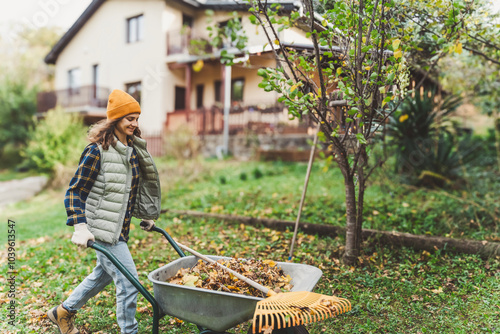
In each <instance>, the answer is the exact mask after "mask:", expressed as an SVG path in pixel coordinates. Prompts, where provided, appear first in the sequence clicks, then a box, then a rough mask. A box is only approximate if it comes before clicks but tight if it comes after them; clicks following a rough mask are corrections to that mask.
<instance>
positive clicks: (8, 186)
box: [0, 176, 48, 208]
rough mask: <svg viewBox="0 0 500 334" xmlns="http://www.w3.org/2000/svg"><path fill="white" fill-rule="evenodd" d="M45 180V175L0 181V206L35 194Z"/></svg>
mask: <svg viewBox="0 0 500 334" xmlns="http://www.w3.org/2000/svg"><path fill="white" fill-rule="evenodd" d="M47 182H48V178H47V177H46V176H30V177H26V178H24V179H19V180H10V181H3V182H0V208H2V207H5V206H6V205H7V204H11V203H15V202H19V201H22V200H25V199H29V198H31V197H33V196H35V195H36V194H37V193H38V192H40V191H41V190H42V189H43V187H45V185H46V184H47Z"/></svg>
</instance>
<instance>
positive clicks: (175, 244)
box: [140, 221, 186, 257]
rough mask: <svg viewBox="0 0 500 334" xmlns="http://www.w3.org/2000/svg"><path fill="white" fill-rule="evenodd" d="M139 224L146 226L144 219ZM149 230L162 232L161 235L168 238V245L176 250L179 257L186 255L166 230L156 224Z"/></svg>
mask: <svg viewBox="0 0 500 334" xmlns="http://www.w3.org/2000/svg"><path fill="white" fill-rule="evenodd" d="M140 225H141V226H142V227H145V226H147V223H145V222H144V221H141V223H140ZM151 231H154V232H158V233H161V234H163V236H164V237H165V238H166V239H167V240H168V242H169V243H170V245H172V247H174V249H175V251H176V252H177V254H179V256H180V257H185V256H186V254H184V252H183V251H182V249H181V248H180V247H179V245H178V244H177V242H175V240H174V239H172V237H171V236H170V234H168V232H167V231H165V230H164V229H161V228H159V227H157V226H153V228H151Z"/></svg>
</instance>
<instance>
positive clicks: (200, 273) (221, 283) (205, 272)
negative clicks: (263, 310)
mask: <svg viewBox="0 0 500 334" xmlns="http://www.w3.org/2000/svg"><path fill="white" fill-rule="evenodd" d="M217 262H219V263H220V264H222V265H224V266H226V267H228V268H230V269H232V270H234V271H236V272H238V273H240V274H241V275H243V276H245V277H247V278H249V279H251V280H252V281H255V282H257V283H259V284H261V285H263V286H266V287H269V288H271V289H272V290H275V291H276V292H288V291H290V290H291V289H292V285H291V284H290V281H291V280H292V278H291V277H290V275H286V276H285V274H284V272H283V270H282V269H281V268H280V267H278V266H277V265H276V262H274V261H271V260H264V261H261V260H254V259H226V260H222V259H220V260H218V261H217ZM167 282H168V283H172V284H179V285H185V286H191V287H197V288H203V289H209V290H215V291H225V292H233V293H239V294H244V295H249V296H254V297H265V296H264V294H263V293H262V292H261V291H259V290H257V289H255V288H253V287H251V286H250V285H248V284H247V283H245V282H243V281H241V280H239V279H238V278H236V277H235V276H234V275H232V274H231V273H228V272H227V271H225V270H224V269H222V268H221V267H219V266H218V265H216V264H210V263H206V262H203V261H202V260H199V261H198V263H197V264H196V265H195V266H194V267H192V268H182V269H180V270H179V271H178V272H177V274H176V275H175V276H173V277H171V278H169V279H168V280H167Z"/></svg>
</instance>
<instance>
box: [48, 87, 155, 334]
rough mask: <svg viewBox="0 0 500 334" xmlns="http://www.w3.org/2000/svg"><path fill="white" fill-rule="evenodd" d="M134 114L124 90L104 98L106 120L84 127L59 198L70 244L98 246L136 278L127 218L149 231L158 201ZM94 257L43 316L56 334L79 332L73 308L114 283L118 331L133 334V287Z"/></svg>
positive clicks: (137, 112)
mask: <svg viewBox="0 0 500 334" xmlns="http://www.w3.org/2000/svg"><path fill="white" fill-rule="evenodd" d="M140 113H141V108H140V106H139V103H138V102H137V101H136V100H135V99H134V98H133V97H132V96H130V95H129V94H127V93H125V92H124V91H121V90H114V91H113V92H112V93H111V94H110V95H109V99H108V107H107V113H106V114H107V119H106V120H104V121H101V122H100V123H97V124H96V125H95V126H93V127H92V128H91V129H90V131H89V139H90V141H91V144H89V145H88V146H87V147H86V148H85V150H84V151H83V153H82V156H81V159H80V163H79V165H78V168H77V170H76V173H75V175H74V177H73V179H72V180H71V182H70V185H69V189H68V190H67V192H66V197H65V200H64V204H65V206H66V212H67V215H68V220H67V222H66V224H67V225H70V226H74V228H75V232H74V233H73V237H72V238H71V241H72V242H73V243H74V244H76V245H78V246H80V247H83V248H86V247H87V242H88V241H89V240H94V241H95V242H97V243H98V244H100V245H103V246H104V247H106V248H107V249H108V250H109V251H110V252H111V253H112V254H113V255H114V256H116V257H117V258H118V259H119V260H120V262H121V263H123V265H124V266H125V267H126V268H127V269H128V270H129V271H130V272H131V273H132V274H133V275H134V276H135V277H136V278H138V276H137V270H136V267H135V264H134V260H133V259H132V256H131V255H130V251H129V249H128V247H127V241H128V239H129V231H130V220H131V218H132V216H133V217H136V218H139V219H142V220H144V221H146V222H147V223H148V226H147V227H141V228H143V229H144V230H147V231H149V230H151V228H152V227H153V226H154V222H153V220H156V219H158V216H159V214H160V199H161V193H160V182H159V178H158V171H157V169H156V166H155V164H154V162H153V159H152V157H151V155H150V154H149V153H148V151H147V150H146V142H145V140H143V139H141V138H140V135H141V131H140V130H139V127H138V123H137V122H138V119H139V116H140ZM96 255H97V263H96V266H95V268H94V270H93V272H92V273H91V274H90V275H89V276H87V277H86V278H85V279H84V280H83V282H81V283H80V285H78V286H77V287H76V288H75V290H74V291H73V293H72V294H71V295H70V297H69V298H68V299H66V300H65V301H64V302H63V303H62V304H61V305H59V306H56V307H54V308H53V309H52V310H50V311H49V312H48V313H47V316H48V317H49V319H50V320H51V321H52V322H53V323H55V324H56V325H57V326H58V327H59V330H60V332H61V334H78V333H80V332H79V331H78V329H76V328H75V325H74V321H73V319H74V316H75V314H76V312H77V310H78V309H80V308H81V307H82V306H83V305H84V304H85V303H86V302H87V300H89V299H90V298H92V297H93V296H95V295H96V294H97V293H99V292H100V291H101V290H103V289H104V287H106V286H107V285H108V284H109V283H111V282H114V283H115V285H116V318H117V321H118V325H119V326H120V329H121V333H123V334H135V333H137V330H138V325H137V321H136V320H135V312H136V306H137V293H138V291H137V289H136V288H135V287H134V286H133V285H132V284H131V283H130V282H129V281H128V280H127V278H126V277H125V276H123V274H122V273H121V272H120V271H119V270H118V269H117V268H116V267H115V266H114V265H113V264H112V263H111V261H109V260H108V258H106V256H105V255H104V254H102V253H100V252H97V251H96Z"/></svg>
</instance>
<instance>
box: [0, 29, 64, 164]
mask: <svg viewBox="0 0 500 334" xmlns="http://www.w3.org/2000/svg"><path fill="white" fill-rule="evenodd" d="M59 35H60V33H59V31H58V30H57V29H54V28H41V29H38V30H32V29H28V28H25V29H23V30H21V31H20V32H19V33H18V34H17V35H16V38H14V39H13V40H12V41H8V40H0V50H1V51H2V56H3V62H2V63H0V128H1V129H2V132H1V134H0V156H1V155H2V153H3V149H4V148H5V147H6V146H7V145H9V144H10V145H13V146H16V147H19V146H23V145H25V144H26V143H27V142H28V140H29V134H30V131H31V130H32V128H33V127H34V125H35V123H34V117H35V114H36V96H37V92H38V91H39V90H40V89H50V88H52V81H53V73H52V69H51V68H49V67H48V66H47V65H46V64H45V63H44V62H43V57H44V56H45V54H47V52H48V51H49V50H50V48H51V46H52V45H53V44H54V43H55V42H56V41H57V40H58V37H59Z"/></svg>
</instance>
